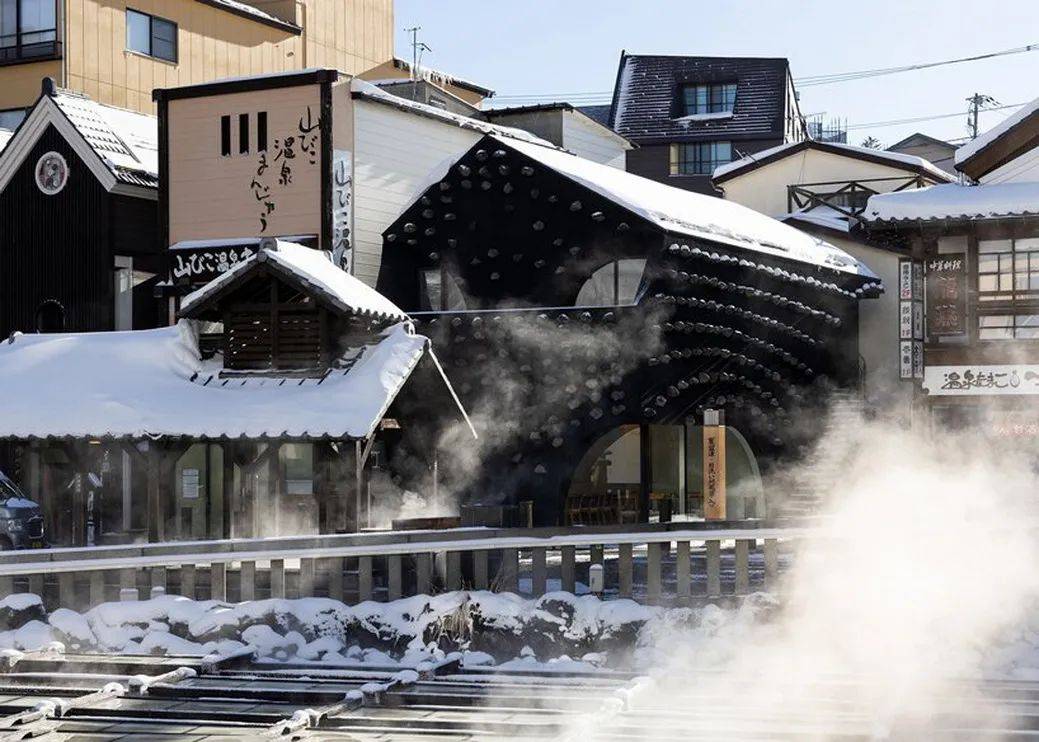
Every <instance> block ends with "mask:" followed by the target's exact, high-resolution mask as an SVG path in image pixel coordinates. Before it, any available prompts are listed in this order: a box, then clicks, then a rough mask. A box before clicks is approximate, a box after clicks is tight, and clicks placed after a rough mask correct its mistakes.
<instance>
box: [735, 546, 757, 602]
mask: <svg viewBox="0 0 1039 742" xmlns="http://www.w3.org/2000/svg"><path fill="white" fill-rule="evenodd" d="M753 543H754V542H753V541H751V540H749V539H745V538H741V539H736V594H737V595H746V594H747V593H749V592H750V545H751V544H753Z"/></svg>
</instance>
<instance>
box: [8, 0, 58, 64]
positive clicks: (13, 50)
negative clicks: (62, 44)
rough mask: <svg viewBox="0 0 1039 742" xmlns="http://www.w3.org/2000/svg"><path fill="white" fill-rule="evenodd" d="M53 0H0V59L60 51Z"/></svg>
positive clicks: (47, 54) (53, 53) (38, 55)
mask: <svg viewBox="0 0 1039 742" xmlns="http://www.w3.org/2000/svg"><path fill="white" fill-rule="evenodd" d="M57 40H58V30H57V7H56V5H55V1H54V0H0V62H7V61H13V60H17V59H29V58H33V57H50V56H54V55H55V54H56V53H57V51H58V44H57Z"/></svg>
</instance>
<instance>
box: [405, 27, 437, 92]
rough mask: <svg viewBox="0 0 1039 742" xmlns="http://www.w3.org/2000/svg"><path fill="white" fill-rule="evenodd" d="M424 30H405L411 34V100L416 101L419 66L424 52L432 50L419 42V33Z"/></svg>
mask: <svg viewBox="0 0 1039 742" xmlns="http://www.w3.org/2000/svg"><path fill="white" fill-rule="evenodd" d="M421 30H422V26H412V27H411V28H405V29H404V31H405V33H410V34H411V82H412V85H411V99H412V100H415V88H416V87H417V86H416V85H415V83H416V82H418V79H419V73H418V66H419V60H421V59H422V52H431V51H433V50H432V49H430V48H429V45H428V44H426V43H425V42H424V41H419V40H418V32H419V31H421Z"/></svg>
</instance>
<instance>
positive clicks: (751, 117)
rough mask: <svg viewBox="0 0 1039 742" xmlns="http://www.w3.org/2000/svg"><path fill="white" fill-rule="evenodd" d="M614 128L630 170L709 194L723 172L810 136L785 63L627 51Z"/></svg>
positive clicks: (619, 81)
mask: <svg viewBox="0 0 1039 742" xmlns="http://www.w3.org/2000/svg"><path fill="white" fill-rule="evenodd" d="M590 113H591V114H600V112H599V111H593V112H590ZM609 125H610V126H611V128H612V129H613V130H614V131H616V132H617V133H618V134H621V135H622V136H624V137H627V138H628V139H629V140H631V141H632V142H634V143H635V144H636V145H637V147H636V148H635V149H632V150H630V151H629V152H628V155H627V170H628V171H629V172H632V173H635V174H637V175H641V176H643V177H646V178H652V179H653V180H657V181H660V182H662V183H667V184H668V185H671V186H675V187H677V188H684V189H686V190H690V191H695V192H697V193H705V194H709V195H715V193H714V191H713V189H712V187H711V173H712V172H713V171H714V169H715V168H716V167H718V166H720V165H724V164H726V163H728V162H730V161H732V160H738V159H739V158H741V157H744V156H746V155H752V154H754V153H755V152H759V151H761V150H763V149H768V148H770V147H774V146H776V145H779V144H786V143H788V142H797V141H800V140H802V139H804V138H805V137H806V134H805V125H804V120H803V118H802V116H801V112H800V110H799V108H798V103H797V95H796V92H795V90H794V83H793V78H792V77H791V74H790V64H789V62H788V61H787V60H786V59H783V58H757V57H687V56H668V55H656V54H627V53H626V52H622V53H621V59H620V64H619V66H618V68H617V80H616V83H615V85H614V90H613V100H612V103H611V105H610V112H609Z"/></svg>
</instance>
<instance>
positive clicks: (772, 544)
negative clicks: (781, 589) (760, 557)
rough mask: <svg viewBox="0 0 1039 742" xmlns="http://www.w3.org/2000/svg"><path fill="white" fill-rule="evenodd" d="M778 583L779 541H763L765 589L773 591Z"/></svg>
mask: <svg viewBox="0 0 1039 742" xmlns="http://www.w3.org/2000/svg"><path fill="white" fill-rule="evenodd" d="M778 582H779V541H778V540H777V539H774V538H767V539H765V588H766V589H768V590H774V589H775V588H776V586H777V584H778Z"/></svg>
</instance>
